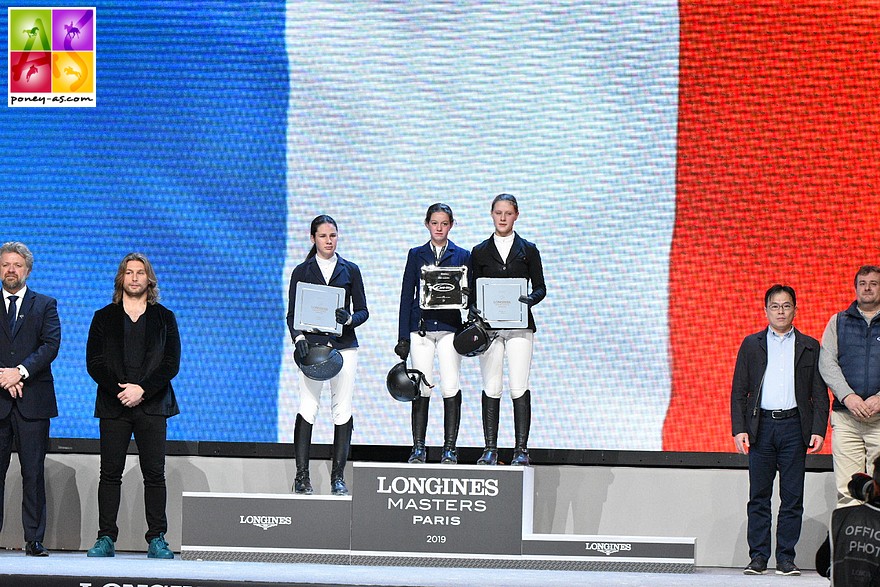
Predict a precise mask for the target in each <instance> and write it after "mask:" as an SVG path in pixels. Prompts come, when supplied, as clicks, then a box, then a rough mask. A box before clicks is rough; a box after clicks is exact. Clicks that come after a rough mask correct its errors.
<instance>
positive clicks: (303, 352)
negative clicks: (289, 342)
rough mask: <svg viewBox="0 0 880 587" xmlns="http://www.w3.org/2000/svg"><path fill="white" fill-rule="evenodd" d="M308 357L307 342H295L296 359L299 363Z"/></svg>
mask: <svg viewBox="0 0 880 587" xmlns="http://www.w3.org/2000/svg"><path fill="white" fill-rule="evenodd" d="M308 355H309V341H307V340H304V339H303V340H298V341H296V358H297V359H299V360H300V361H304V360H305V358H306V357H307V356H308Z"/></svg>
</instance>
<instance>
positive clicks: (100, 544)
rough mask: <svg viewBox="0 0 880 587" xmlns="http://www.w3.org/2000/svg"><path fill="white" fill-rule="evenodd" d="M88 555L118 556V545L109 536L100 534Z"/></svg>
mask: <svg viewBox="0 0 880 587" xmlns="http://www.w3.org/2000/svg"><path fill="white" fill-rule="evenodd" d="M86 556H104V557H106V556H116V545H115V544H114V543H113V539H112V538H110V537H109V536H99V537H98V539H97V540H96V541H95V545H94V546H93V547H91V548H90V549H89V551H88V552H87V553H86Z"/></svg>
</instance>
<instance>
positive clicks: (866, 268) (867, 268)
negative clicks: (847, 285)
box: [853, 265, 880, 287]
mask: <svg viewBox="0 0 880 587" xmlns="http://www.w3.org/2000/svg"><path fill="white" fill-rule="evenodd" d="M869 273H880V267H877V266H876V265H862V266H861V267H859V270H858V271H856V276H855V279H853V287H858V286H859V277H860V276H862V275H868V274H869Z"/></svg>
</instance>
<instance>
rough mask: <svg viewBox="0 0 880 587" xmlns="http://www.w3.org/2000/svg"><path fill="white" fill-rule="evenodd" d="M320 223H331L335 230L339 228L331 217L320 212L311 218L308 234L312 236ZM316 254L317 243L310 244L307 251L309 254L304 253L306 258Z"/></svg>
mask: <svg viewBox="0 0 880 587" xmlns="http://www.w3.org/2000/svg"><path fill="white" fill-rule="evenodd" d="M322 224H332V225H333V228H335V229H336V230H339V226H337V224H336V221H335V220H333V218H332V217H330V216H328V215H326V214H321V215H320V216H315V219H314V220H312V226H311V227H310V228H309V234H311V235H312V237H314V236H315V234H316V233H317V232H318V227H319V226H321V225H322ZM317 254H318V245H312V249H311V250H310V251H309V254H308V255H306V260H309V259H311V258H312V257H314V256H315V255H317Z"/></svg>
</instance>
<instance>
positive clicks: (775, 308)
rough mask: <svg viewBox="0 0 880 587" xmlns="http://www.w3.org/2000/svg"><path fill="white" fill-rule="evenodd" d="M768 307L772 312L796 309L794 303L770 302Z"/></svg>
mask: <svg viewBox="0 0 880 587" xmlns="http://www.w3.org/2000/svg"><path fill="white" fill-rule="evenodd" d="M767 309H768V310H770V311H771V312H778V311H779V310H782V311H783V312H786V313H787V312H791V311H792V310H794V304H788V303H786V304H770V305H769V306H767Z"/></svg>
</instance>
